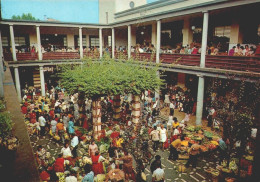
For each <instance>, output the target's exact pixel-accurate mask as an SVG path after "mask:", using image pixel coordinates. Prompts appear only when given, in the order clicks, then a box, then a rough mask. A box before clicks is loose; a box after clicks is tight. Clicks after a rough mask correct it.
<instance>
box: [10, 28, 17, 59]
mask: <svg viewBox="0 0 260 182" xmlns="http://www.w3.org/2000/svg"><path fill="white" fill-rule="evenodd" d="M10 37H11V44H12V54H13V60H14V61H17V58H16V51H15V42H14V28H13V25H10Z"/></svg>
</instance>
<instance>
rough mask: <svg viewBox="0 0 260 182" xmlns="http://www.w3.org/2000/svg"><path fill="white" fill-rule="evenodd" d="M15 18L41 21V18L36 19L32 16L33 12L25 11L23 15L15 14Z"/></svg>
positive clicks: (13, 17)
mask: <svg viewBox="0 0 260 182" xmlns="http://www.w3.org/2000/svg"><path fill="white" fill-rule="evenodd" d="M12 19H13V20H33V21H39V19H36V18H35V17H33V16H32V14H31V13H27V14H26V13H23V14H22V16H20V15H17V16H16V15H13V16H12Z"/></svg>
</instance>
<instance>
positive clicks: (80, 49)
mask: <svg viewBox="0 0 260 182" xmlns="http://www.w3.org/2000/svg"><path fill="white" fill-rule="evenodd" d="M79 53H80V59H83V43H82V27H79Z"/></svg>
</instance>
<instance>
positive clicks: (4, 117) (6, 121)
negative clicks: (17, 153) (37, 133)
mask: <svg viewBox="0 0 260 182" xmlns="http://www.w3.org/2000/svg"><path fill="white" fill-rule="evenodd" d="M12 127H13V123H12V120H11V116H10V114H9V113H8V112H1V113H0V137H2V138H4V137H6V136H7V135H8V134H9V133H10V131H11V130H12Z"/></svg>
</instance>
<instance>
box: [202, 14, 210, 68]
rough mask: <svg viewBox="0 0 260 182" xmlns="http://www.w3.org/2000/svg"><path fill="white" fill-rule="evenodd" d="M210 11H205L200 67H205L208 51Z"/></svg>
mask: <svg viewBox="0 0 260 182" xmlns="http://www.w3.org/2000/svg"><path fill="white" fill-rule="evenodd" d="M208 25H209V13H208V12H204V16H203V29H202V41H201V42H202V45H201V56H200V67H201V68H204V67H205V60H206V51H207V37H208Z"/></svg>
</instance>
